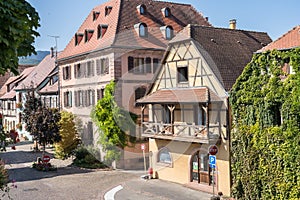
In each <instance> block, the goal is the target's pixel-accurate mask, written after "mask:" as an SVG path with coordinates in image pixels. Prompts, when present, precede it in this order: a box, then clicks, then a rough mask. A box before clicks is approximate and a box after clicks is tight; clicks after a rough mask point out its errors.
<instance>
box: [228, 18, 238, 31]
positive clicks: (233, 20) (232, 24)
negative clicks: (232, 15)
mask: <svg viewBox="0 0 300 200" xmlns="http://www.w3.org/2000/svg"><path fill="white" fill-rule="evenodd" d="M229 28H230V29H236V19H231V20H229Z"/></svg>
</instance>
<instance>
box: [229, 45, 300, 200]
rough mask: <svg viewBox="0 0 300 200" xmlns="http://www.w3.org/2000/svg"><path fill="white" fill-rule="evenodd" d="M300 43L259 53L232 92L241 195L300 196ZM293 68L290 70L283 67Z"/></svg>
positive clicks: (236, 189) (236, 184) (236, 181)
mask: <svg viewBox="0 0 300 200" xmlns="http://www.w3.org/2000/svg"><path fill="white" fill-rule="evenodd" d="M299 55H300V48H295V49H290V50H283V51H277V50H273V51H267V52H264V53H260V54H255V55H254V57H253V58H252V61H251V62H250V63H249V64H248V65H247V66H246V67H245V69H244V71H243V73H242V74H241V76H240V77H239V78H238V79H237V81H236V83H235V85H234V86H233V88H232V90H231V93H230V100H231V101H230V104H231V107H232V113H233V114H234V128H233V129H232V136H231V138H232V142H231V143H232V147H231V155H232V156H231V162H232V177H233V186H232V191H233V194H234V196H235V197H236V198H237V199H299V198H300V190H299V188H300V179H299V174H300V165H299V162H298V161H299V160H300V145H299V144H300V136H299V134H300V128H299V127H300V103H299V102H300V89H299V88H300V56H299ZM288 66H292V67H293V73H291V74H286V72H285V71H284V70H282V69H283V68H286V67H288Z"/></svg>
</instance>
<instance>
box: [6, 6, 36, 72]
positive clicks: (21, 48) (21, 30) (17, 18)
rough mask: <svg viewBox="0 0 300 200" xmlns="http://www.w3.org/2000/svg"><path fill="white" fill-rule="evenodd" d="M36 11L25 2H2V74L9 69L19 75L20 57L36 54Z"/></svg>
mask: <svg viewBox="0 0 300 200" xmlns="http://www.w3.org/2000/svg"><path fill="white" fill-rule="evenodd" d="M39 20H40V18H39V16H38V13H37V12H36V10H35V9H34V8H33V7H32V6H31V5H30V4H29V3H28V2H27V1H25V0H18V1H15V0H5V1H0V24H1V26H0V49H1V51H0V74H4V73H5V72H6V71H7V70H8V69H9V70H10V71H11V72H13V73H15V74H18V71H17V69H18V57H20V56H27V55H31V54H32V53H35V50H34V47H33V45H32V44H33V43H34V41H35V37H37V36H39V33H38V32H36V31H35V30H36V29H37V28H38V27H39V26H40V25H39Z"/></svg>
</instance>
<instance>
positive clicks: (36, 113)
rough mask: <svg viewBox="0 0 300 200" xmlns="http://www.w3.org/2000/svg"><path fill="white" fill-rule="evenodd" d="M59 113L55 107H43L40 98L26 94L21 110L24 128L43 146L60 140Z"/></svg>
mask: <svg viewBox="0 0 300 200" xmlns="http://www.w3.org/2000/svg"><path fill="white" fill-rule="evenodd" d="M59 120H60V113H59V111H58V109H56V108H45V107H43V106H42V103H41V100H40V99H38V98H36V97H35V96H34V91H33V92H32V95H30V93H28V94H27V97H26V103H25V108H24V111H23V121H24V122H25V123H26V130H27V131H28V132H30V134H31V135H33V138H34V139H35V140H36V141H37V142H38V143H39V144H40V145H42V146H43V150H44V151H45V147H46V145H47V144H53V143H54V142H58V141H60V139H61V137H60V135H59V125H58V122H59Z"/></svg>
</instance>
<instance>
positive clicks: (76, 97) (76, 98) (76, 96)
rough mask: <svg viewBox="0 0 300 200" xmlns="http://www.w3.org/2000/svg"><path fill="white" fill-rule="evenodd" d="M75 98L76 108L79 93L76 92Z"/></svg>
mask: <svg viewBox="0 0 300 200" xmlns="http://www.w3.org/2000/svg"><path fill="white" fill-rule="evenodd" d="M74 96H75V106H76V107H77V106H78V91H75V92H74Z"/></svg>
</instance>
